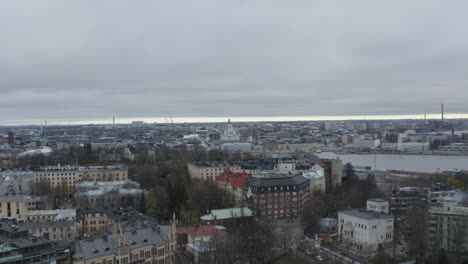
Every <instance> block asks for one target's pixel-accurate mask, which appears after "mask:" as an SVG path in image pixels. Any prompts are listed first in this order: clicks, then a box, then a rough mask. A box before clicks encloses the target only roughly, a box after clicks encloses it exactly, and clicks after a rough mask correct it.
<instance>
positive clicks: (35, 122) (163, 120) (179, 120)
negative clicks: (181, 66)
mask: <svg viewBox="0 0 468 264" xmlns="http://www.w3.org/2000/svg"><path fill="white" fill-rule="evenodd" d="M114 118H115V121H116V122H115V124H116V125H119V124H130V123H131V122H132V121H143V122H145V123H147V124H154V123H157V124H170V123H171V121H173V123H174V124H183V123H226V122H227V121H228V119H230V120H231V122H298V121H299V122H300V121H303V122H306V121H311V122H313V121H353V120H355V121H358V120H361V121H378V120H424V119H426V120H442V115H441V114H440V113H438V114H418V115H414V114H413V115H408V114H405V115H333V116H250V117H248V116H244V117H242V116H232V117H229V116H218V117H174V116H172V120H171V118H170V117H122V118H118V116H114ZM446 119H468V114H460V113H444V117H443V120H446ZM168 120H169V122H168ZM45 121H47V123H48V125H47V126H63V125H112V123H113V122H112V121H113V117H112V116H111V117H109V118H94V119H68V120H67V119H63V118H54V119H47V120H45V119H42V120H39V119H30V120H25V119H23V120H6V121H3V122H0V126H41V125H44V123H45Z"/></svg>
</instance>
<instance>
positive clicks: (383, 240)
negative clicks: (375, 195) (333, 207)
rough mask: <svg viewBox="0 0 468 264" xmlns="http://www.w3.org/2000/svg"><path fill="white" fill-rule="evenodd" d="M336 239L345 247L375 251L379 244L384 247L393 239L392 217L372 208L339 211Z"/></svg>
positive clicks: (360, 250)
mask: <svg viewBox="0 0 468 264" xmlns="http://www.w3.org/2000/svg"><path fill="white" fill-rule="evenodd" d="M371 204H372V203H371ZM387 208H388V207H387ZM338 239H339V241H340V243H341V246H342V247H345V248H347V249H351V250H354V251H359V252H366V253H371V254H372V253H375V252H376V250H377V248H378V246H379V245H380V244H382V245H383V246H384V247H385V246H388V245H389V244H391V242H392V241H393V217H392V216H391V215H389V214H386V213H382V212H379V211H374V210H365V209H351V210H346V211H339V212H338Z"/></svg>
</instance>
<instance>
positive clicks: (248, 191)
mask: <svg viewBox="0 0 468 264" xmlns="http://www.w3.org/2000/svg"><path fill="white" fill-rule="evenodd" d="M244 199H245V205H247V206H248V207H249V208H251V209H253V211H254V215H255V216H256V217H266V218H297V217H299V213H300V210H301V207H302V206H303V205H304V203H305V202H307V201H308V200H309V199H310V180H309V179H307V178H305V177H304V176H302V174H301V173H298V174H291V175H290V174H286V175H282V176H273V177H264V178H250V179H247V180H246V182H245V187H244Z"/></svg>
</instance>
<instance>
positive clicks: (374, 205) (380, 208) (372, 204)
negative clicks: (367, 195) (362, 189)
mask: <svg viewBox="0 0 468 264" xmlns="http://www.w3.org/2000/svg"><path fill="white" fill-rule="evenodd" d="M367 210H369V211H376V212H381V213H385V214H389V203H388V201H387V200H384V199H378V198H373V199H369V200H367Z"/></svg>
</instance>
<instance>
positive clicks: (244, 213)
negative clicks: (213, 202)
mask: <svg viewBox="0 0 468 264" xmlns="http://www.w3.org/2000/svg"><path fill="white" fill-rule="evenodd" d="M250 216H252V210H250V209H249V208H247V207H242V208H227V209H217V210H211V213H210V214H207V215H204V216H202V217H200V219H201V220H204V221H212V220H223V219H231V218H239V217H250Z"/></svg>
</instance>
